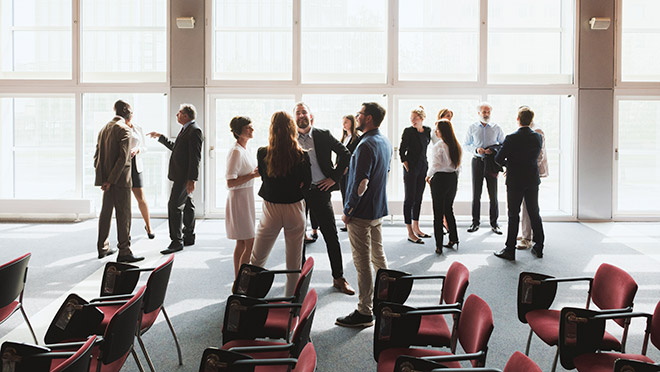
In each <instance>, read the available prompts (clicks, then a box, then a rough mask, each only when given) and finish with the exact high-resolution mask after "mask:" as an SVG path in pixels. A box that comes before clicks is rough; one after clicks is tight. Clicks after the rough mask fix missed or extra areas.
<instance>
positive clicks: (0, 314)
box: [0, 301, 19, 322]
mask: <svg viewBox="0 0 660 372" xmlns="http://www.w3.org/2000/svg"><path fill="white" fill-rule="evenodd" d="M18 304H19V303H18V301H14V302H12V303H10V304H9V305H7V306H5V307H3V308H2V309H0V322H4V321H5V319H7V318H9V316H10V315H11V314H13V313H14V311H16V308H17V307H18Z"/></svg>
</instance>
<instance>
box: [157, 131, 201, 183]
mask: <svg viewBox="0 0 660 372" xmlns="http://www.w3.org/2000/svg"><path fill="white" fill-rule="evenodd" d="M203 141H204V136H203V135H202V129H201V128H200V127H199V126H198V125H197V123H195V122H192V123H190V125H189V126H188V127H187V128H186V129H185V130H183V132H181V133H179V135H178V136H177V138H176V140H175V141H174V142H172V141H170V140H169V139H167V137H165V136H163V135H161V136H160V137H159V138H158V142H160V143H162V144H163V145H165V147H167V148H168V149H170V150H172V155H171V156H170V167H169V170H168V172H167V178H168V179H169V180H170V181H173V182H187V181H197V180H198V179H199V163H200V161H201V159H202V142H203Z"/></svg>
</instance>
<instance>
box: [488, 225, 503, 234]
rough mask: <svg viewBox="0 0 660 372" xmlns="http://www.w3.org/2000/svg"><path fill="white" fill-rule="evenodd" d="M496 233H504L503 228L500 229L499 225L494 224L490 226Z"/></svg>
mask: <svg viewBox="0 0 660 372" xmlns="http://www.w3.org/2000/svg"><path fill="white" fill-rule="evenodd" d="M490 229H491V230H492V231H493V232H494V233H495V234H497V235H502V230H500V227H499V226H493V227H491V228H490Z"/></svg>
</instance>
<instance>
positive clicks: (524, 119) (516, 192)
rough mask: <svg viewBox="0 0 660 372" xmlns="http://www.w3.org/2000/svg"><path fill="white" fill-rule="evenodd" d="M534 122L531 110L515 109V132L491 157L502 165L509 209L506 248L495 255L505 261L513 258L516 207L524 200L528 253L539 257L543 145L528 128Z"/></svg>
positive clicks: (539, 138) (541, 244)
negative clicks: (529, 237)
mask: <svg viewBox="0 0 660 372" xmlns="http://www.w3.org/2000/svg"><path fill="white" fill-rule="evenodd" d="M533 119H534V111H532V110H531V109H530V108H529V107H527V106H522V107H520V109H518V126H519V127H520V128H518V130H517V131H516V132H514V133H512V134H510V135H508V136H506V139H505V140H504V143H503V144H502V148H501V149H500V151H499V152H498V153H497V155H496V156H495V161H496V162H497V163H498V164H501V165H503V166H506V195H507V205H508V208H509V222H508V233H507V237H506V247H505V248H504V249H502V250H501V251H499V252H495V256H497V257H499V258H503V259H505V260H511V261H513V260H515V259H516V237H517V236H518V223H519V222H520V205H521V204H522V202H523V199H524V200H525V204H526V205H527V212H528V213H529V219H530V223H531V225H532V233H533V236H534V238H533V240H534V246H533V247H532V254H534V255H535V256H536V257H538V258H542V257H543V243H544V240H545V236H544V235H543V224H542V222H541V216H540V214H539V184H540V183H541V179H540V178H539V166H538V162H537V159H538V157H539V153H540V152H541V147H542V146H543V138H542V137H541V135H540V134H538V133H536V132H534V131H533V130H532V129H530V128H529V125H530V124H531V123H532V120H533Z"/></svg>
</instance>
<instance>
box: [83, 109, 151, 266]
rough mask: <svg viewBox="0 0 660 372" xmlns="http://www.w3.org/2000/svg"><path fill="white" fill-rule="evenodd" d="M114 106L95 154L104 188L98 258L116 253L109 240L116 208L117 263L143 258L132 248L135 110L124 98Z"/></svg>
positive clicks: (100, 136) (97, 168) (97, 171)
mask: <svg viewBox="0 0 660 372" xmlns="http://www.w3.org/2000/svg"><path fill="white" fill-rule="evenodd" d="M114 109H115V113H116V116H115V117H114V118H113V119H112V120H110V122H108V123H107V124H106V125H105V126H104V127H103V128H102V129H101V131H100V132H99V135H98V139H97V142H96V151H95V153H94V169H95V173H96V178H95V180H94V185H95V186H101V190H103V204H102V205H101V213H100V214H99V233H98V240H97V242H96V248H97V251H98V257H99V259H101V258H104V257H106V256H109V255H111V254H113V253H115V252H117V249H114V248H110V243H109V240H108V236H109V235H110V223H111V220H112V211H113V210H114V211H115V217H116V219H117V247H118V248H119V253H118V254H117V262H137V261H141V260H144V257H136V256H134V255H133V252H132V251H131V185H132V183H131V152H130V138H131V131H130V128H129V127H128V126H127V125H126V121H127V120H130V119H131V116H132V115H133V110H131V106H130V105H129V104H128V103H126V102H124V101H121V100H119V101H117V102H115V105H114Z"/></svg>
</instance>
